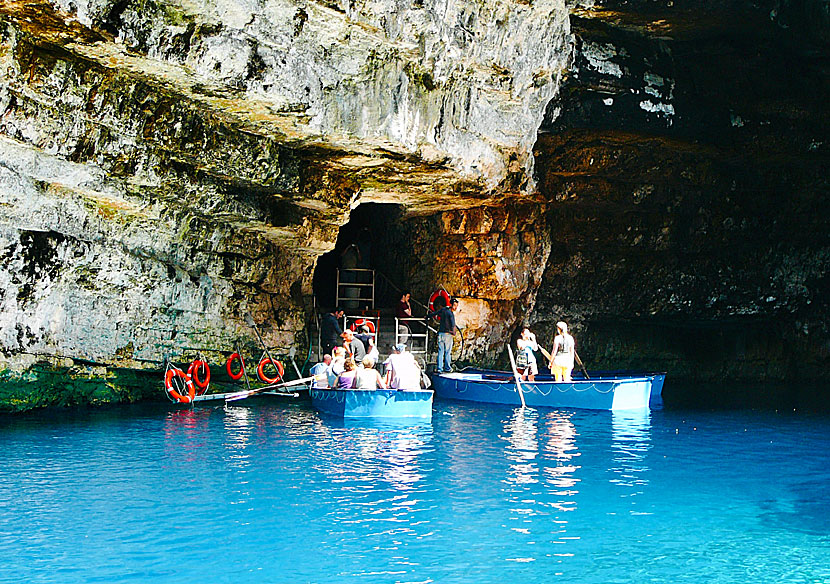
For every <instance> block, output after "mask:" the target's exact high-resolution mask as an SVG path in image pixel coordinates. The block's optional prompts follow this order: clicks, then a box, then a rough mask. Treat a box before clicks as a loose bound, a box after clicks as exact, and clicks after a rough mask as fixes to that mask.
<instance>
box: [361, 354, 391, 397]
mask: <svg viewBox="0 0 830 584" xmlns="http://www.w3.org/2000/svg"><path fill="white" fill-rule="evenodd" d="M354 388H355V389H377V388H381V389H386V383H384V381H383V378H382V377H381V376H380V373H378V370H377V369H375V362H374V361H372V359H371V357H369V356H368V355H367V356H366V357H364V358H363V368H362V369H358V370H357V377H356V378H355V385H354Z"/></svg>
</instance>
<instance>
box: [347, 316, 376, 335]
mask: <svg viewBox="0 0 830 584" xmlns="http://www.w3.org/2000/svg"><path fill="white" fill-rule="evenodd" d="M364 324H365V325H366V326H368V327H369V332H370V333H372V334H375V323H373V322H372V321H371V320H366V319H365V318H358V319H357V320H356V321H354V322H353V323H352V326H350V327H349V328H350V329H351V330H352V332H357V329H358V328H360V327H362V326H363V325H364Z"/></svg>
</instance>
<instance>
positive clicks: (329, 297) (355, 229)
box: [312, 203, 413, 311]
mask: <svg viewBox="0 0 830 584" xmlns="http://www.w3.org/2000/svg"><path fill="white" fill-rule="evenodd" d="M403 214H404V209H403V207H402V206H401V205H397V204H394V203H364V204H361V205H359V206H358V207H357V208H356V209H354V210H353V211H352V212H351V213H350V214H349V221H348V222H347V223H346V224H345V225H343V226H342V227H341V228H340V230H339V231H338V234H337V242H336V243H335V246H334V249H333V250H331V251H330V252H327V253H324V254H322V255H321V256H320V257H319V258H318V259H317V263H316V264H315V266H314V277H313V284H312V285H313V293H314V299H315V305H316V306H318V307H319V308H320V309H321V310H322V311H329V310H331V309H332V308H334V306H335V304H336V301H335V298H336V288H337V269H338V268H339V267H341V266H342V265H343V263H342V262H343V255H344V253H345V252H346V250H347V249H349V248H350V247H351V246H355V247H354V248H352V249H356V250H357V251H358V258H357V261H356V262H355V264H354V267H358V268H365V269H371V270H375V289H374V301H373V302H372V306H371V307H370V306H368V301H366V300H364V301H362V302H360V303H357V301H353V302H354V303H355V305H354V306H351V305H350V306H349V307H348V308H349V309H350V310H364V309H368V308H374V309H383V308H387V309H388V308H392V307H394V306H395V302H396V301H397V300H398V298H399V290H405V289H407V288H408V286H409V282H408V273H407V271H406V269H405V268H404V266H406V265H407V264H408V263H409V255H410V254H411V253H412V252H413V250H411V249H410V248H408V247H407V245H406V242H407V239H408V238H407V235H406V233H405V227H404V223H403ZM340 304H341V305H342V302H341V303H340Z"/></svg>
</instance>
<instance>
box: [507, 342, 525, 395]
mask: <svg viewBox="0 0 830 584" xmlns="http://www.w3.org/2000/svg"><path fill="white" fill-rule="evenodd" d="M507 352H508V353H509V354H510V365H511V366H512V367H513V377H515V378H516V388H517V389H518V390H519V398H520V399H521V400H522V407H523V408H524V407H527V406H526V405H525V394H524V391H522V381H521V379H520V377H521V376H520V375H519V370H518V369H517V368H516V358H515V357H513V349H512V348H511V347H510V345H507Z"/></svg>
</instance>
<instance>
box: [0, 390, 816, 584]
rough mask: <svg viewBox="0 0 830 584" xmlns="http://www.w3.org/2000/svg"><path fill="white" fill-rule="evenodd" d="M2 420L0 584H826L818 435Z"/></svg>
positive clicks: (729, 427) (198, 418) (737, 426)
mask: <svg viewBox="0 0 830 584" xmlns="http://www.w3.org/2000/svg"><path fill="white" fill-rule="evenodd" d="M279 399H282V398H270V401H269V398H261V399H259V400H256V401H254V400H249V401H248V402H239V404H240V405H234V406H229V407H223V406H215V407H198V408H196V409H195V410H188V409H182V410H177V411H170V410H168V409H165V408H163V407H161V406H155V405H153V406H141V407H124V408H116V409H107V410H101V411H90V412H81V413H78V412H75V413H65V412H64V413H51V414H48V413H41V414H36V415H31V416H25V417H18V418H4V419H0V449H1V450H2V460H3V465H2V469H0V582H15V583H16V582H58V583H73V582H162V583H163V582H185V581H187V582H198V583H212V582H228V583H234V584H239V583H246V582H292V583H297V582H319V583H325V582H344V583H362V582H367V583H369V582H371V583H385V582H389V583H395V582H436V583H453V582H465V583H467V582H477V583H482V582H509V581H512V582H515V583H520V582H521V583H526V582H553V581H561V582H588V583H591V582H597V583H610V582H694V583H700V582H707V583H708V582H723V583H726V582H730V583H733V582H734V583H748V582H799V583H800V582H805V583H807V582H809V583H816V582H825V583H827V582H830V461H828V453H829V452H830V418H828V417H826V416H810V415H801V414H794V413H792V412H789V413H777V412H717V413H711V412H700V411H672V410H662V411H653V412H650V413H643V414H622V415H620V414H612V413H610V412H590V411H578V410H529V411H524V412H523V411H521V410H518V409H512V408H507V407H495V406H494V407H488V406H475V405H472V406H471V405H465V404H457V403H436V409H435V415H434V418H433V420H432V423H426V424H414V425H382V424H372V423H359V422H354V423H349V422H347V423H344V422H343V421H342V420H341V421H336V420H331V419H326V418H321V417H320V416H319V415H318V414H317V413H315V412H314V410H312V409H311V407H310V406H309V405H308V404H307V403H306V402H302V401H300V402H295V403H286V402H284V401H277V400H279Z"/></svg>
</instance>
